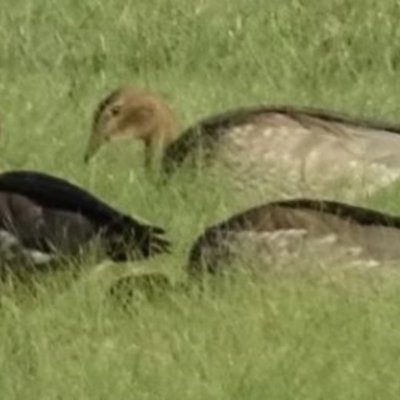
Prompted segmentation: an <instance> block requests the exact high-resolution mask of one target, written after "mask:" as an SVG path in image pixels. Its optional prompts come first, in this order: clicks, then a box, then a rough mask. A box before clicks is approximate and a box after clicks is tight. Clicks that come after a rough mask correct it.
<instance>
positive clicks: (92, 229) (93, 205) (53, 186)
mask: <svg viewBox="0 0 400 400" xmlns="http://www.w3.org/2000/svg"><path fill="white" fill-rule="evenodd" d="M163 233H164V231H163V230H162V229H161V228H158V227H156V226H151V225H147V224H145V223H142V222H139V221H137V220H135V219H133V218H132V217H130V216H128V215H125V214H123V213H121V212H119V211H117V210H116V209H114V208H113V207H111V206H109V205H108V204H106V203H105V202H103V201H101V200H100V199H98V198H97V197H95V196H93V195H92V194H90V193H89V192H87V191H86V190H84V189H82V188H80V187H78V186H76V185H74V184H72V183H70V182H68V181H66V180H64V179H61V178H57V177H54V176H50V175H47V174H44V173H40V172H33V171H12V172H6V173H3V174H0V259H1V260H2V262H3V263H8V262H10V261H15V260H18V261H23V263H24V262H29V263H31V264H33V265H35V264H38V265H39V264H43V263H44V264H45V263H47V262H48V261H53V260H55V259H58V258H65V257H67V258H70V257H75V256H77V255H79V253H80V252H81V251H82V250H83V249H84V248H85V246H86V245H88V244H89V243H90V242H92V241H94V240H98V242H99V244H100V246H101V247H102V248H103V249H104V252H105V255H106V256H107V257H108V258H110V259H112V260H114V261H117V262H118V261H127V260H128V259H130V258H133V259H135V258H147V257H150V256H151V255H154V254H157V253H161V252H163V251H166V250H167V248H168V245H169V242H168V241H166V240H164V239H163V238H162V235H163Z"/></svg>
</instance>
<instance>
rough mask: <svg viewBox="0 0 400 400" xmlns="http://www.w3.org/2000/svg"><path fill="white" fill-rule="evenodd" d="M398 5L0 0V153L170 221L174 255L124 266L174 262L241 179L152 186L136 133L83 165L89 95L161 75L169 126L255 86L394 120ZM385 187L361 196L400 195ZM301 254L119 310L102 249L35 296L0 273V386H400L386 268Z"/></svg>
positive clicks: (223, 208) (351, 390) (315, 392)
mask: <svg viewBox="0 0 400 400" xmlns="http://www.w3.org/2000/svg"><path fill="white" fill-rule="evenodd" d="M399 16H400V5H399V4H398V2H396V1H395V0H382V1H379V2H377V1H369V0H363V1H361V0H326V1H317V0H307V1H305V0H303V1H300V0H297V1H277V0H270V1H268V2H266V1H261V0H236V1H232V0H219V1H213V0H199V1H196V2H194V1H183V0H181V1H178V0H175V1H172V0H163V1H162V0H147V1H142V2H139V1H137V2H129V1H128V2H127V1H121V0H114V1H112V2H111V1H109V2H107V1H98V0H88V1H86V2H77V1H73V0H66V1H63V2H60V1H55V0H46V1H41V2H39V1H33V0H13V1H11V0H5V4H3V7H2V12H1V13H0V93H1V95H0V125H1V127H2V131H3V132H2V135H1V137H0V148H1V149H2V152H1V154H2V157H1V164H0V167H1V168H2V170H8V169H13V168H31V169H36V170H41V171H46V172H50V173H54V174H56V175H58V176H62V177H65V178H67V179H69V180H71V181H73V182H76V183H79V184H81V185H83V186H85V187H88V188H89V189H90V190H91V191H93V192H94V193H96V194H98V195H99V196H101V197H102V198H104V199H105V200H107V201H109V202H110V203H112V204H113V205H115V206H117V207H118V208H120V209H122V210H124V211H126V212H129V213H132V214H133V215H138V216H140V217H141V218H144V219H147V220H149V221H151V222H153V223H157V224H159V225H161V226H163V227H165V228H167V229H168V233H169V237H170V238H171V240H173V242H174V253H173V254H172V255H171V256H163V257H159V258H156V259H154V260H150V261H149V262H146V263H145V262H143V263H137V264H135V265H132V266H129V268H131V269H135V268H138V269H140V270H142V271H146V270H152V269H158V270H165V271H167V272H168V273H171V275H175V276H176V278H177V279H180V278H181V276H182V268H183V265H184V263H185V259H186V256H187V252H188V249H189V246H190V244H191V242H192V240H193V239H194V238H195V237H196V236H197V235H198V234H199V233H200V232H201V231H202V229H204V227H205V226H206V225H207V224H209V223H211V222H213V221H216V220H218V219H220V218H223V217H225V216H226V215H229V210H230V209H231V207H232V204H233V203H232V201H234V200H235V199H232V197H234V196H232V195H230V194H229V193H224V192H223V191H220V192H216V191H214V190H211V189H209V190H207V189H204V190H199V189H197V190H196V187H195V186H193V184H191V183H190V182H188V181H187V180H185V179H182V180H181V181H179V180H178V181H176V182H174V185H172V186H171V187H169V188H164V189H160V188H157V187H156V186H155V185H154V184H153V183H152V182H149V181H146V179H145V177H144V173H143V170H142V161H143V159H142V153H141V148H140V145H139V144H138V143H129V145H128V144H126V143H124V144H120V145H115V146H112V147H109V148H107V149H103V150H102V151H101V153H100V154H99V156H98V157H97V158H96V159H95V160H94V162H93V163H92V164H90V165H89V166H87V167H86V166H84V164H83V152H84V148H85V145H86V141H87V138H88V134H89V129H90V123H91V121H90V117H91V114H92V112H93V109H94V107H95V105H96V103H97V101H98V100H99V99H100V97H102V96H104V95H105V94H107V93H108V92H109V91H110V90H112V89H114V88H115V87H116V86H119V85H121V84H125V83H130V84H133V85H137V86H140V87H146V88H149V89H153V90H156V91H159V92H161V93H163V94H164V96H165V97H166V98H167V99H168V101H169V102H170V104H171V105H172V107H173V108H174V109H175V111H176V113H177V115H178V116H179V120H180V123H181V126H182V127H185V126H187V125H188V124H189V123H191V122H193V121H195V120H197V119H199V118H201V117H203V116H206V115H209V114H211V113H215V112H217V111H222V110H226V109H228V108H232V107H238V106H242V105H253V104H259V103H289V104H294V105H310V106H316V107H327V108H330V109H336V110H342V111H346V112H350V113H354V114H362V115H365V116H369V117H379V118H385V119H388V120H399V116H398V107H399V104H400V90H399V89H400V80H399V79H398V77H399V72H400V47H399V46H398V43H400V29H399V24H398V20H399ZM127 182H129V183H128V184H127ZM398 194H399V188H398V187H393V188H390V189H389V190H387V191H385V192H383V193H381V194H379V195H378V196H376V197H374V198H370V199H363V200H362V202H363V203H366V204H370V205H371V206H374V207H376V208H379V209H382V210H388V211H391V212H398V213H400V205H399V202H398V201H397V199H398ZM310 262H311V261H310ZM301 263H307V261H301V260H299V265H300V264H301ZM306 266H307V265H306ZM87 267H88V270H90V269H91V268H89V267H90V266H89V265H88V266H87ZM297 267H298V266H297V265H296V266H294V268H293V270H294V271H295V270H296V268H297ZM115 270H116V271H117V272H118V274H119V273H121V274H123V273H125V268H123V267H118V268H115ZM300 270H301V273H300V272H299V273H295V272H293V273H282V272H281V273H278V272H277V273H271V274H268V275H267V276H266V277H265V279H262V280H261V282H255V281H254V280H253V279H247V278H243V279H242V280H241V281H240V282H234V283H232V284H231V285H228V286H223V287H222V286H221V287H219V288H217V290H216V291H215V290H214V291H212V292H211V293H210V294H209V296H206V297H204V298H199V297H198V296H197V295H196V294H192V295H190V294H189V295H184V294H176V295H173V296H171V297H169V298H166V299H160V300H157V301H155V302H154V303H151V302H148V301H146V300H139V299H138V300H137V304H132V305H131V311H132V312H131V313H129V314H126V313H123V312H122V311H121V310H120V309H119V308H118V307H115V305H114V304H113V303H111V302H110V301H108V298H107V295H106V293H107V290H108V287H109V285H110V283H111V282H112V280H113V279H115V276H116V274H117V273H116V274H114V273H113V268H112V267H110V268H108V269H105V270H103V271H98V272H97V273H94V274H90V273H88V274H87V275H85V278H83V279H82V280H80V281H79V282H76V283H75V284H73V285H71V284H69V285H68V284H66V283H68V282H67V280H66V277H65V276H63V275H62V276H55V277H52V279H50V280H49V282H47V283H46V285H45V284H43V286H42V287H41V291H40V293H39V295H38V296H37V298H36V299H34V300H33V299H32V298H31V297H30V296H29V294H26V293H25V294H24V293H20V292H19V291H18V290H17V291H16V292H13V291H9V290H6V288H5V289H2V290H4V291H3V292H2V299H3V307H2V308H1V310H0V321H1V323H0V360H1V365H2V370H1V374H0V393H1V397H2V398H4V399H7V400H8V399H10V400H12V399H39V398H40V399H96V400H97V399H135V400H136V399H141V400H142V399H143V400H144V399H150V400H152V399H163V400H164V399H199V400H200V399H202V400H203V399H227V400H228V399H246V400H247V399H265V398H270V399H277V400H278V399H296V400H297V399H307V400H310V399H327V398H329V399H363V400H365V399H369V398H370V399H377V398H379V399H380V398H382V399H397V398H398V393H399V389H400V384H399V379H398V372H397V371H398V369H399V366H400V365H399V364H400V361H399V360H400V357H399V355H400V346H399V343H400V334H399V332H400V322H399V321H400V318H399V316H400V295H399V292H400V291H399V288H400V279H399V276H398V273H397V272H396V271H393V270H391V269H383V270H382V271H378V270H370V271H357V272H354V273H353V272H346V273H344V272H339V271H336V272H331V271H329V272H328V271H323V270H322V271H318V268H311V270H314V272H313V273H310V272H306V271H305V270H304V269H303V268H300ZM315 270H317V272H315ZM260 279H261V278H260Z"/></svg>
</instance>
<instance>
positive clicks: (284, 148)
mask: <svg viewBox="0 0 400 400" xmlns="http://www.w3.org/2000/svg"><path fill="white" fill-rule="evenodd" d="M399 133H400V125H393V124H388V123H383V122H377V121H371V120H366V119H360V118H354V117H351V116H349V115H345V114H338V113H332V112H329V111H326V110H318V109H302V108H292V107H285V106H276V107H268V106H263V107H258V108H244V109H237V110H232V111H229V112H227V113H224V114H220V115H216V116H214V117H211V118H208V119H204V120H202V121H200V122H198V123H197V124H195V125H194V126H192V127H190V128H188V129H187V130H186V131H185V132H183V134H182V135H180V137H179V138H178V139H177V140H176V141H175V142H173V143H172V144H170V145H169V146H168V147H167V149H166V151H165V153H164V157H163V167H164V170H165V171H166V172H167V174H171V173H172V172H174V171H176V170H178V169H179V168H180V167H181V166H182V165H184V164H186V163H187V162H189V164H190V163H191V162H192V163H193V162H194V163H197V164H200V165H201V168H203V170H204V171H206V172H207V174H210V173H211V172H212V171H213V168H214V167H215V168H219V169H216V171H219V172H220V173H222V174H223V175H222V177H223V179H224V181H225V182H227V181H229V182H231V183H232V184H233V185H234V187H235V188H236V189H238V190H242V191H250V190H263V188H264V187H268V188H269V190H270V191H271V189H272V190H273V189H274V188H276V193H277V194H278V195H279V196H281V195H284V194H287V195H290V196H291V197H293V196H300V195H301V196H310V195H317V194H318V195H321V194H323V195H325V196H326V195H328V194H332V193H334V192H337V191H338V192H339V193H340V195H341V196H343V195H345V193H347V192H350V196H352V194H353V193H355V192H356V191H357V189H359V190H363V191H364V192H368V193H371V192H373V191H374V190H376V189H378V188H380V187H383V186H385V185H387V184H389V183H391V182H393V181H394V180H395V179H397V178H398V177H399V176H400V135H399ZM249 193H250V192H249ZM342 198H343V197H342Z"/></svg>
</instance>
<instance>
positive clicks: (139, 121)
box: [84, 87, 177, 166]
mask: <svg viewBox="0 0 400 400" xmlns="http://www.w3.org/2000/svg"><path fill="white" fill-rule="evenodd" d="M176 130H177V128H176V122H175V118H174V116H173V113H172V111H171V110H170V109H169V107H168V105H167V104H166V102H165V101H163V100H162V99H161V97H160V96H159V95H156V94H153V93H151V92H148V91H145V90H136V89H133V88H130V87H121V88H119V89H116V90H114V91H113V92H112V93H110V94H109V95H108V96H107V97H106V98H104V99H103V100H102V101H101V102H100V104H99V105H98V107H97V108H96V111H95V113H94V116H93V122H92V132H91V135H90V138H89V142H88V144H87V148H86V151H85V156H84V159H85V162H88V161H89V160H90V158H91V157H93V156H94V154H95V153H96V152H97V151H98V150H99V149H100V147H101V146H102V145H103V144H105V143H106V142H108V141H112V140H115V139H119V138H136V139H139V140H142V141H143V143H144V145H145V155H146V164H147V165H148V166H150V165H151V163H152V162H153V159H154V157H155V155H156V154H157V153H159V154H160V153H161V152H162V151H163V150H164V148H165V147H166V146H168V145H169V144H170V143H171V142H172V141H173V140H174V134H175V133H176Z"/></svg>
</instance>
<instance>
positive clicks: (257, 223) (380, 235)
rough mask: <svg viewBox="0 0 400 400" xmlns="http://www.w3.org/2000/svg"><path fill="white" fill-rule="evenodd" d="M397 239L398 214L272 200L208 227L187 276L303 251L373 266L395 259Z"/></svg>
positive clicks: (399, 237)
mask: <svg viewBox="0 0 400 400" xmlns="http://www.w3.org/2000/svg"><path fill="white" fill-rule="evenodd" d="M399 240H400V217H396V216H392V215H389V214H385V213H381V212H378V211H375V210H371V209H367V208H362V207H357V206H352V205H348V204H345V203H339V202H335V201H328V200H313V199H290V200H282V201H273V202H269V203H266V204H263V205H261V206H257V207H254V208H251V209H249V210H246V211H244V212H241V213H238V214H235V215H233V216H232V217H230V218H228V219H227V220H225V221H222V222H220V223H217V224H215V225H212V226H210V227H209V228H207V229H206V230H205V231H204V232H203V234H201V235H200V236H199V237H198V238H197V239H196V241H195V242H194V244H193V246H192V248H191V251H190V255H189V261H188V265H187V269H188V272H189V275H190V276H191V277H198V276H202V275H204V273H210V274H216V273H219V272H220V271H224V270H229V266H230V265H231V264H233V263H235V262H236V261H238V260H239V261H240V262H241V264H240V265H241V267H242V268H247V267H249V268H250V265H251V262H252V259H254V258H255V257H257V260H258V261H261V265H264V266H271V265H273V264H274V263H276V262H277V261H280V260H281V259H282V258H285V257H286V258H288V257H292V258H291V259H292V260H296V259H297V260H300V258H301V257H300V255H301V254H302V251H304V250H308V251H309V254H312V255H313V256H315V257H318V258H319V260H320V261H323V260H324V259H325V260H326V261H329V258H332V257H336V256H338V255H339V254H341V255H342V256H343V257H347V256H348V257H350V258H353V260H356V261H361V263H362V264H363V265H367V262H369V263H370V265H378V264H379V263H382V262H391V261H398V260H400V247H399V246H398V243H399ZM321 254H322V256H321Z"/></svg>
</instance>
